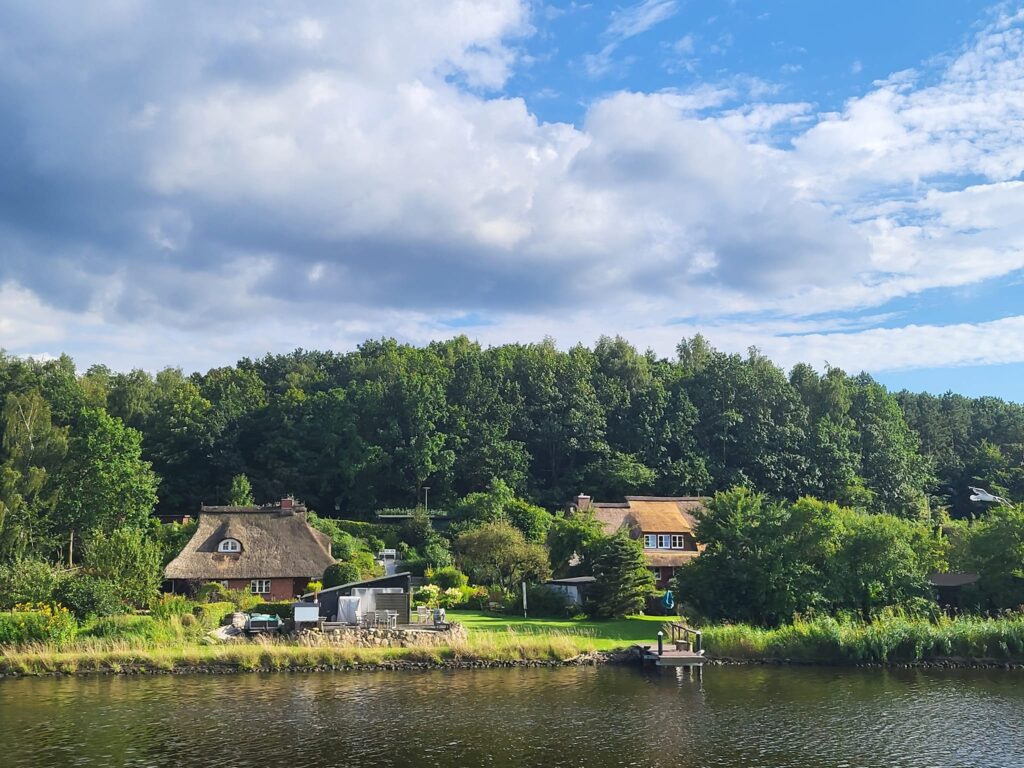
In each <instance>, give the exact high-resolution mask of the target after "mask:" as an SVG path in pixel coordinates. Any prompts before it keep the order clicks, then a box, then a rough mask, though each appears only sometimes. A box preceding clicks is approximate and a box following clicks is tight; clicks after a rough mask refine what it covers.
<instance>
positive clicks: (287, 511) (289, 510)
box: [281, 496, 295, 515]
mask: <svg viewBox="0 0 1024 768" xmlns="http://www.w3.org/2000/svg"><path fill="white" fill-rule="evenodd" d="M294 507H295V499H293V498H292V497H291V496H288V497H285V498H283V499H281V514H282V515H293V514H295V510H294Z"/></svg>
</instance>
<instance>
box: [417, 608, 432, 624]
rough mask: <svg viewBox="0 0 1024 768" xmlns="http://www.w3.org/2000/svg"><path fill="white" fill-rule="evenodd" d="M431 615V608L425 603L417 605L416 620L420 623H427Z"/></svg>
mask: <svg viewBox="0 0 1024 768" xmlns="http://www.w3.org/2000/svg"><path fill="white" fill-rule="evenodd" d="M429 616H430V609H429V608H427V606H425V605H419V606H417V607H416V621H417V623H419V624H426V623H427V619H428V617H429Z"/></svg>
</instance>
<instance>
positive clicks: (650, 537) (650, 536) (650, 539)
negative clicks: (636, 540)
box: [644, 533, 658, 549]
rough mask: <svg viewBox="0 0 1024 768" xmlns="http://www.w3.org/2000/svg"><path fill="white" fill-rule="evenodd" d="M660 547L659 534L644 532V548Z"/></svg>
mask: <svg viewBox="0 0 1024 768" xmlns="http://www.w3.org/2000/svg"><path fill="white" fill-rule="evenodd" d="M657 548H658V535H657V534H654V533H645V534H644V549H657Z"/></svg>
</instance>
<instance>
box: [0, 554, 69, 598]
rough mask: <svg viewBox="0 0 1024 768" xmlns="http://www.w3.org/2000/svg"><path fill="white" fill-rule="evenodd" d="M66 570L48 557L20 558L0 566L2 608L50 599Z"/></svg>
mask: <svg viewBox="0 0 1024 768" xmlns="http://www.w3.org/2000/svg"><path fill="white" fill-rule="evenodd" d="M64 577H65V574H64V572H63V571H61V570H60V569H58V568H56V567H55V566H52V565H50V564H49V563H48V562H46V561H45V560H35V559H30V558H26V559H19V560H15V561H13V562H11V563H8V564H7V565H3V566H0V609H3V610H10V609H11V608H13V607H14V606H15V605H17V604H19V603H50V602H52V601H53V599H54V594H55V593H56V591H57V589H58V587H60V584H61V582H62V581H63V580H64Z"/></svg>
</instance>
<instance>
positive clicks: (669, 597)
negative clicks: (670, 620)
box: [661, 589, 676, 610]
mask: <svg viewBox="0 0 1024 768" xmlns="http://www.w3.org/2000/svg"><path fill="white" fill-rule="evenodd" d="M661 604H662V605H664V606H665V607H666V608H668V609H669V610H672V609H673V608H675V607H676V596H675V595H673V594H672V590H671V589H666V590H665V594H664V595H663V596H662V598H661Z"/></svg>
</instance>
